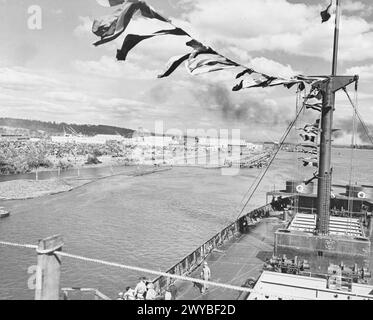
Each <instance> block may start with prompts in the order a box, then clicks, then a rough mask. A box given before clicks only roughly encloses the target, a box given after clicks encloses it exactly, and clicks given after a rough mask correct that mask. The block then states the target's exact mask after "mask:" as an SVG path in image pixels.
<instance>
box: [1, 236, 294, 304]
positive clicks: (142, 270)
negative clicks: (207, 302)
mask: <svg viewBox="0 0 373 320" xmlns="http://www.w3.org/2000/svg"><path fill="white" fill-rule="evenodd" d="M0 245H3V246H10V247H17V248H25V249H37V248H38V246H37V245H32V244H20V243H14V242H6V241H0ZM54 254H56V255H59V256H62V257H67V258H72V259H76V260H81V261H85V262H92V263H97V264H101V265H106V266H110V267H115V268H120V269H126V270H131V271H136V272H140V273H147V274H153V275H156V276H162V277H166V278H172V279H176V280H181V281H189V282H193V283H199V284H202V285H204V284H207V285H211V286H214V287H220V288H224V289H230V290H235V291H240V292H247V293H255V294H258V295H261V296H265V297H266V298H267V297H268V298H267V299H269V297H271V298H288V299H292V300H294V299H296V297H292V296H287V297H284V296H282V297H279V296H277V295H273V294H269V293H264V292H257V291H256V290H254V289H250V288H245V287H239V286H234V285H230V284H224V283H219V282H213V281H206V280H202V279H196V278H191V277H187V276H181V275H177V274H171V273H166V272H162V271H155V270H151V269H146V268H140V267H134V266H129V265H125V264H120V263H115V262H109V261H105V260H100V259H93V258H87V257H83V256H79V255H75V254H70V253H66V252H62V251H55V252H54Z"/></svg>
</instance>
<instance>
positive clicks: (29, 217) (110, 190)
mask: <svg viewBox="0 0 373 320" xmlns="http://www.w3.org/2000/svg"><path fill="white" fill-rule="evenodd" d="M349 154H350V151H349V150H346V149H337V150H334V162H335V171H334V182H335V183H346V181H347V179H348V165H349V161H350V157H349ZM295 157H296V154H294V153H281V154H280V155H279V159H278V160H276V161H275V163H274V164H273V168H272V169H271V170H270V171H269V173H268V176H267V177H266V178H265V179H264V181H263V183H262V185H261V186H260V187H259V188H258V191H257V194H256V196H255V197H254V198H253V200H252V202H251V203H250V206H249V207H248V209H253V208H255V207H257V206H260V205H263V204H264V203H265V192H266V191H268V190H270V189H273V187H274V185H276V188H280V187H283V186H284V185H285V180H286V179H289V178H301V179H303V178H305V177H309V176H311V175H312V168H308V169H306V171H304V170H303V169H302V170H301V169H300V168H299V169H298V167H297V165H295V163H294V159H295ZM372 161H373V152H372V151H363V150H359V151H356V162H355V174H354V176H355V178H356V179H357V180H359V182H360V183H362V184H373V170H372V169H371V163H372ZM258 173H259V170H257V169H246V170H241V171H240V174H239V175H237V176H222V175H221V171H220V170H213V169H198V168H174V169H172V170H171V171H166V172H161V173H155V174H152V175H147V176H139V177H128V176H115V177H111V178H107V179H104V180H100V181H97V182H96V183H93V184H89V185H86V186H84V187H82V188H79V189H76V190H74V191H72V192H68V193H64V194H58V195H53V196H46V197H42V198H38V199H32V200H26V201H8V202H2V203H1V204H0V205H1V206H5V207H6V208H7V209H9V210H11V213H12V215H11V216H10V217H9V218H6V219H2V220H0V240H3V241H14V242H23V243H32V244H36V243H37V240H38V239H41V238H44V237H47V236H50V235H53V234H61V235H63V237H64V240H65V246H64V251H66V252H69V253H74V254H79V255H84V256H87V257H92V258H97V259H104V260H108V261H112V262H118V263H125V264H130V265H136V266H140V267H146V268H152V269H156V270H162V271H164V270H166V269H168V268H169V267H170V266H172V265H173V264H175V263H176V262H178V261H179V259H181V258H183V257H184V256H185V255H187V254H189V253H190V252H191V251H193V250H194V249H195V248H197V247H198V246H199V245H200V244H202V243H203V242H205V241H206V240H208V239H209V238H210V237H211V236H213V235H214V234H215V233H216V232H218V231H219V230H220V229H221V228H222V227H223V226H225V225H227V224H228V223H230V222H231V221H233V220H235V218H236V217H237V208H238V207H239V204H240V201H241V199H242V197H243V195H244V194H245V193H246V191H247V189H248V187H249V186H250V185H251V183H252V181H253V180H254V178H255V177H256V175H257V174H258ZM35 263H36V255H35V252H34V251H33V250H31V251H30V250H26V249H18V248H4V247H0V299H32V298H33V294H34V293H33V291H31V290H29V289H28V288H27V279H28V276H29V275H28V274H27V268H28V267H29V266H31V265H33V264H35ZM138 276H139V275H138V274H134V273H131V272H127V271H124V270H118V269H113V268H108V267H103V266H101V265H95V264H87V263H83V262H79V261H74V260H70V259H68V258H63V260H62V280H61V281H62V286H69V287H70V286H74V287H79V286H82V287H93V288H97V289H99V290H100V291H102V292H103V293H105V294H107V295H109V296H111V297H115V296H116V294H117V293H118V292H119V291H122V290H123V288H124V287H125V286H126V285H133V284H135V283H136V279H137V278H138Z"/></svg>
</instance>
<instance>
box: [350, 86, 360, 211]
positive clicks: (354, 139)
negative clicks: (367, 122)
mask: <svg viewBox="0 0 373 320" xmlns="http://www.w3.org/2000/svg"><path fill="white" fill-rule="evenodd" d="M354 98H355V99H354V100H355V108H353V116H352V137H351V148H352V149H351V159H350V172H349V185H350V191H349V193H348V212H349V216H351V215H352V211H353V201H352V191H353V189H352V178H353V164H354V158H355V148H356V133H357V132H356V131H357V127H356V120H357V119H356V117H357V116H356V113H357V109H358V106H357V101H358V100H357V85H355V97H354Z"/></svg>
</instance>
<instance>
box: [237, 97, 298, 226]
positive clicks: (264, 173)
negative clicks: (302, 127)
mask: <svg viewBox="0 0 373 320" xmlns="http://www.w3.org/2000/svg"><path fill="white" fill-rule="evenodd" d="M303 109H304V104H303V105H302V107H301V108H300V109H299V111H298V112H297V115H296V117H295V119H294V120H293V121H292V122H291V123H290V124H289V126H288V128H287V129H286V131H285V132H284V134H283V136H282V138H281V141H280V145H279V147H278V148H277V150H276V151H275V153H274V154H273V155H272V158H271V160H270V161H269V163H268V166H267V167H266V168H265V169H264V172H263V173H262V174H261V177H260V179H259V181H258V182H257V183H256V186H255V188H254V190H253V191H252V192H251V194H250V197H249V198H248V199H247V201H246V202H245V205H244V206H243V208H242V210H241V211H240V213H239V215H238V216H237V219H239V218H240V217H241V214H242V212H243V211H244V210H245V208H246V206H247V205H248V203H249V202H250V200H251V198H252V197H253V195H254V194H255V192H256V190H257V189H258V187H259V185H260V183H261V182H262V181H263V179H264V177H265V175H266V174H267V172H268V170H269V168H270V167H271V165H272V163H273V161H274V160H275V158H276V157H277V155H278V153H279V152H280V150H281V149H282V146H283V145H284V143H285V140H286V139H287V137H288V135H289V133H290V132H291V129H292V128H293V126H294V125H295V123H296V121H297V120H298V117H299V115H300V114H301V113H302V111H303ZM237 219H236V220H237Z"/></svg>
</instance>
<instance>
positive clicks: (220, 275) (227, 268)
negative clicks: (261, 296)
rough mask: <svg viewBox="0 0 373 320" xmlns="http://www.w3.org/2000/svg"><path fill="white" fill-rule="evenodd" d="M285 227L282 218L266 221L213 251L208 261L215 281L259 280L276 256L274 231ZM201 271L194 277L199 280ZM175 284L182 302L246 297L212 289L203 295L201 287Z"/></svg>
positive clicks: (224, 290)
mask: <svg viewBox="0 0 373 320" xmlns="http://www.w3.org/2000/svg"><path fill="white" fill-rule="evenodd" d="M283 226H284V225H283V221H281V220H279V219H278V218H267V219H264V220H262V221H261V223H259V224H258V225H256V226H255V227H253V229H251V230H250V232H249V233H247V234H241V235H240V236H239V237H238V238H236V239H234V240H230V241H229V242H227V243H225V244H224V245H223V246H222V247H220V248H219V250H215V251H214V252H212V253H211V254H210V255H209V256H208V258H207V259H206V261H207V262H208V264H209V267H210V269H211V281H214V282H219V283H224V284H231V285H236V286H242V285H243V284H244V283H245V281H246V280H247V279H249V278H254V279H257V278H258V277H259V275H260V273H261V271H262V268H263V264H264V262H265V260H266V258H270V257H272V254H273V244H274V231H275V230H276V229H278V228H280V227H283ZM201 268H202V267H199V268H198V269H196V270H195V271H194V272H192V274H191V275H190V276H191V277H193V278H199V275H200V272H201ZM175 285H176V287H177V289H178V294H177V299H178V300H237V299H243V298H244V296H245V294H243V293H240V292H238V291H234V290H228V289H224V288H218V287H210V288H209V290H208V291H207V293H206V294H204V295H202V294H201V292H200V289H199V288H198V286H199V285H194V284H193V283H190V282H182V281H177V282H176V283H175Z"/></svg>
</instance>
